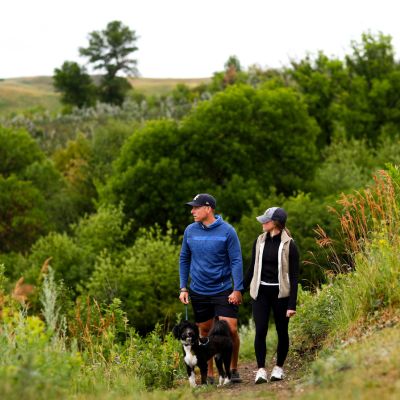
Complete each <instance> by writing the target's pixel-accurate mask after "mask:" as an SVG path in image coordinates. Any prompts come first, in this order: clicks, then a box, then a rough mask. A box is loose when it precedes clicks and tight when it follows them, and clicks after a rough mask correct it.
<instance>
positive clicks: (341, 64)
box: [0, 22, 400, 399]
mask: <svg viewBox="0 0 400 400" xmlns="http://www.w3.org/2000/svg"><path fill="white" fill-rule="evenodd" d="M135 41H136V37H135V34H134V32H133V31H130V30H129V29H128V28H127V27H124V26H122V25H121V24H120V23H117V22H114V23H111V24H109V26H108V27H107V29H106V30H105V31H102V32H93V33H92V34H91V36H90V43H89V47H88V48H87V49H83V51H82V54H84V55H86V56H87V57H89V59H90V61H91V62H94V63H96V65H97V66H98V67H99V68H102V69H104V70H105V71H106V75H105V78H104V80H103V83H102V84H101V87H100V89H101V91H102V92H101V93H102V96H103V100H106V101H110V102H111V103H114V104H118V105H107V104H97V105H96V106H94V107H87V106H88V105H89V104H91V101H92V100H91V98H90V97H85V96H86V95H88V90H87V88H88V87H91V82H90V80H88V79H87V77H86V76H85V71H84V70H83V69H80V67H79V66H77V65H74V63H69V64H68V63H66V64H64V66H63V67H62V68H61V69H60V70H59V71H58V78H60V81H59V84H60V85H64V84H65V82H69V83H71V84H73V85H75V86H74V90H76V91H78V92H79V96H80V95H83V97H79V96H78V95H77V92H74V93H72V92H71V93H70V95H71V96H78V97H79V99H80V100H79V101H80V104H78V105H79V106H81V108H80V109H73V110H72V109H71V110H68V109H66V110H65V112H64V114H63V115H56V116H55V115H50V114H49V113H47V112H44V111H43V110H42V111H35V110H31V111H27V112H25V113H23V114H20V115H13V116H11V117H10V118H4V119H2V120H1V124H0V325H1V326H0V350H1V353H2V358H1V360H0V396H3V397H7V398H14V397H15V398H21V397H24V398H27V399H29V398H37V397H35V395H37V393H40V394H43V398H62V397H63V396H75V397H77V398H78V397H79V396H83V397H84V396H85V394H87V393H92V395H96V396H106V397H107V396H114V395H115V394H116V395H117V396H118V395H120V396H135V395H137V394H138V393H139V391H140V390H144V389H145V388H147V389H153V388H157V387H158V388H170V387H171V386H172V385H173V382H174V378H176V377H177V376H179V373H180V371H179V369H178V364H179V355H178V352H177V351H178V349H179V344H178V343H177V342H176V341H175V340H173V339H172V337H171V335H170V334H168V333H167V332H168V331H169V330H170V328H171V325H172V324H173V323H174V322H175V321H176V319H177V318H179V314H182V312H183V311H184V308H183V306H182V305H181V303H180V302H179V301H178V298H177V297H178V294H177V288H178V284H179V280H178V259H179V250H180V241H181V236H182V233H183V229H184V227H185V226H186V225H187V224H188V223H189V222H190V214H189V209H188V208H186V207H185V206H184V204H185V203H186V202H187V201H188V200H189V199H191V198H192V197H193V195H194V194H196V193H199V192H206V191H207V192H211V193H212V194H214V195H215V197H216V198H217V200H218V202H217V206H218V207H217V209H218V210H217V211H218V212H221V213H222V215H223V217H224V219H226V220H228V221H229V222H230V223H232V224H233V225H234V227H235V228H236V229H237V231H238V234H239V237H240V240H241V245H242V252H243V259H244V264H245V268H247V266H248V264H249V262H250V256H251V248H252V245H253V242H254V240H255V239H256V237H257V236H258V234H259V233H260V224H259V223H258V222H257V221H256V219H255V217H256V216H257V215H259V214H261V213H262V212H263V211H264V210H265V209H266V208H268V207H271V206H275V205H276V206H282V207H284V208H285V209H286V210H287V211H288V214H289V218H288V228H289V230H290V231H291V233H292V234H293V237H294V238H295V240H296V243H297V245H298V247H299V249H300V252H301V259H302V261H303V263H302V265H301V276H300V278H301V286H302V288H301V289H300V291H299V303H300V306H299V309H298V310H299V311H298V315H297V316H296V319H295V320H294V321H293V323H291V329H292V336H293V342H294V343H295V345H294V349H295V350H296V351H297V352H300V353H301V354H303V353H304V352H309V351H310V349H315V348H318V347H319V346H321V344H322V343H324V342H331V343H336V342H335V341H336V340H340V338H341V337H342V336H343V335H345V334H346V332H348V330H349V329H352V327H353V326H355V325H356V324H357V323H359V322H360V321H361V320H363V319H368V318H370V317H371V316H373V315H376V313H379V312H380V311H381V310H383V309H385V308H387V307H392V308H393V307H394V308H398V307H399V304H400V298H399V291H398V287H399V284H400V282H399V269H398V266H399V260H398V254H399V241H398V237H399V225H398V220H399V187H400V186H399V185H400V177H399V176H400V174H399V169H398V167H396V165H398V164H399V163H400V136H399V133H400V118H399V117H400V114H399V105H400V90H399V89H400V66H399V63H398V61H396V60H395V57H394V51H393V47H392V45H391V39H390V37H387V36H385V35H383V34H378V35H372V34H370V33H368V34H364V35H362V38H361V42H360V43H356V42H354V43H353V44H352V48H351V49H352V52H351V54H348V55H347V56H346V57H345V59H344V60H339V59H336V58H329V57H327V56H326V55H324V54H323V53H319V54H318V55H317V56H316V58H315V59H314V58H313V57H311V56H309V57H306V58H305V59H303V60H300V61H299V62H296V63H295V62H293V63H292V65H291V66H290V67H288V68H284V69H282V70H262V69H261V68H258V67H251V68H249V69H248V70H247V71H246V70H244V69H243V68H242V67H241V65H240V62H239V60H238V59H237V58H236V57H234V56H232V57H230V59H229V60H228V61H227V63H226V65H225V70H223V71H221V72H217V73H216V74H215V75H214V77H213V78H212V81H211V83H210V84H207V85H202V86H199V87H197V88H194V89H189V88H188V87H186V86H184V85H180V86H177V87H176V88H175V90H173V91H172V92H171V93H169V94H163V95H160V96H144V95H143V94H140V93H136V92H131V93H130V95H129V96H128V99H127V100H126V101H123V100H124V98H125V95H126V89H127V86H126V81H125V80H123V79H122V78H119V77H118V76H117V75H116V74H117V72H118V71H123V70H124V71H125V72H126V71H128V70H129V69H130V68H131V67H133V66H134V65H135V63H134V62H133V60H129V58H126V59H125V60H126V61H127V63H126V64H116V63H115V62H114V61H115V58H113V55H115V54H114V53H115V52H113V51H114V50H115V48H121V49H123V54H124V56H126V57H127V56H128V55H129V54H130V53H131V52H132V51H135V50H136V47H135V45H134V42H135ZM125 45H126V46H125ZM114 47H115V48H114ZM112 49H114V50H112ZM108 50H110V53H107V51H108ZM101 54H103V55H104V54H107V57H106V58H102V56H101ZM109 60H111V61H110V62H109V63H108V61H109ZM113 60H114V61H113ZM121 79H122V80H121ZM82 85H83V86H84V87H86V89H85V88H82ZM85 85H86V86H85ZM60 87H61V86H60ZM90 90H92V89H90ZM118 96H119V97H118ZM78 97H76V98H75V99H74V100H73V101H78V100H77V99H78ZM111 98H113V99H114V100H111ZM116 99H117V100H116ZM65 102H66V104H72V100H71V101H69V100H68V101H67V100H66V98H65ZM76 104H77V103H76ZM388 163H392V164H393V165H389V164H388ZM382 168H386V171H383V172H382V171H381V172H380V173H378V174H376V171H377V170H380V169H382ZM338 217H339V218H338ZM49 266H51V267H49ZM22 277H23V278H24V279H25V281H24V279H22ZM15 282H16V283H15ZM10 293H12V294H11V295H10ZM17 302H19V303H21V304H22V306H20V305H19V304H18V303H17ZM240 317H241V321H242V322H243V321H244V322H245V321H247V320H248V318H249V308H248V304H247V305H245V306H243V307H241V311H240ZM160 324H162V325H160ZM243 332H245V335H246V332H247V336H250V335H249V332H250V328H248V329H247V330H246V329H245V330H244V331H243ZM146 334H147V336H145V335H146ZM246 349H247V350H246V352H247V353H248V351H249V346H248V345H247V347H246ZM316 368H317V367H316ZM128 382H129V384H128ZM28 383H29V384H28ZM104 393H105V394H104ZM45 395H46V397H44V396H45ZM13 396H14V397H13Z"/></svg>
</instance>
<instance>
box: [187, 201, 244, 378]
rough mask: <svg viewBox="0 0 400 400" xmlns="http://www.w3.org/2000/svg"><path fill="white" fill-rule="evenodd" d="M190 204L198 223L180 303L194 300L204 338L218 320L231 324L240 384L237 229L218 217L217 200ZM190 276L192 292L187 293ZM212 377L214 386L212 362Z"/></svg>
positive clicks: (190, 237) (190, 231)
mask: <svg viewBox="0 0 400 400" xmlns="http://www.w3.org/2000/svg"><path fill="white" fill-rule="evenodd" d="M186 204H187V205H189V206H191V207H192V211H191V213H192V215H193V219H194V221H195V222H194V223H192V224H190V225H189V226H187V228H186V229H185V233H184V236H183V241H182V249H181V254H180V262H179V275H180V295H179V300H180V301H181V302H182V303H183V304H188V303H189V296H190V300H191V302H192V307H193V312H194V316H195V321H196V323H197V325H198V326H199V330H200V335H201V336H208V332H209V330H210V329H211V327H212V325H213V320H214V318H215V317H218V318H219V319H221V320H225V321H226V322H227V323H228V325H229V328H230V330H231V334H232V340H233V354H232V363H231V370H232V382H236V383H238V382H241V379H240V376H239V373H238V371H237V364H238V357H239V346H240V340H239V334H238V324H237V318H238V310H239V304H241V302H242V294H241V290H242V289H243V266H242V253H241V250H240V243H239V238H238V236H237V234H236V231H235V229H234V228H233V227H232V226H231V225H229V224H228V223H227V222H225V221H223V219H222V217H221V216H220V215H216V214H215V207H216V200H215V198H214V197H213V196H211V195H209V194H207V193H202V194H198V195H197V196H195V197H194V199H193V200H192V201H191V202H189V203H186ZM189 275H190V279H191V281H190V289H187V283H188V280H189ZM232 281H233V290H232ZM208 376H209V378H208V381H209V382H210V383H212V382H213V381H214V379H213V363H212V360H211V361H210V362H209V368H208Z"/></svg>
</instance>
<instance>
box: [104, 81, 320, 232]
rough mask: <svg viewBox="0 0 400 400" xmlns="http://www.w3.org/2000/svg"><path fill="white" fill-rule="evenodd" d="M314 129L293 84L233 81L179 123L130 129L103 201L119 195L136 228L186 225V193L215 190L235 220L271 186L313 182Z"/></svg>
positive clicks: (288, 188)
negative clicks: (271, 85) (253, 84)
mask: <svg viewBox="0 0 400 400" xmlns="http://www.w3.org/2000/svg"><path fill="white" fill-rule="evenodd" d="M317 134H318V127H317V124H316V123H315V120H314V119H313V118H310V116H309V115H308V113H307V107H306V105H305V103H304V101H303V99H302V97H301V95H300V94H299V93H297V92H296V91H295V90H293V89H290V88H282V87H278V88H269V87H266V88H263V89H259V90H256V89H254V88H252V87H250V86H244V85H243V86H237V85H232V86H230V87H229V88H228V89H226V90H225V91H224V92H220V93H218V94H216V95H215V96H214V97H213V98H212V99H211V100H210V101H203V102H200V103H199V104H198V105H197V107H196V108H194V109H192V111H191V112H190V113H189V115H188V116H187V117H186V118H184V119H183V120H182V122H181V123H180V124H177V123H176V122H173V121H153V122H151V123H148V124H147V125H146V127H145V128H144V129H142V130H139V131H137V132H135V133H134V134H133V135H132V136H130V137H129V138H128V139H127V141H126V143H125V144H124V146H123V148H122V150H121V153H120V156H119V157H118V158H117V159H116V161H115V163H114V164H113V167H114V170H113V173H112V174H111V175H110V177H109V179H108V180H107V185H106V190H104V191H102V193H101V200H102V201H105V202H110V203H112V204H116V205H117V204H119V203H120V202H122V203H123V204H124V213H125V214H126V216H127V217H128V218H131V219H133V221H134V222H133V227H134V229H136V230H137V228H138V227H144V226H150V225H152V224H153V223H154V221H157V222H158V223H159V224H160V225H161V226H162V227H165V226H166V223H167V221H168V220H170V221H171V222H172V224H173V225H174V226H175V227H179V229H180V228H182V229H183V226H184V225H186V224H187V222H189V217H188V213H187V210H185V208H184V207H183V205H184V204H185V202H187V201H188V200H187V199H190V198H191V197H192V196H193V195H194V194H195V193H200V192H203V191H204V192H208V191H210V192H212V193H215V194H218V203H219V204H221V205H223V210H224V212H225V213H226V214H225V213H224V215H227V216H229V217H230V220H231V222H234V221H237V220H239V218H240V216H241V215H242V213H244V212H246V211H247V210H248V208H249V203H250V202H254V201H256V200H257V199H258V197H259V195H260V196H265V194H266V193H267V192H268V191H269V190H270V188H271V187H273V186H275V187H276V188H277V190H278V191H279V192H282V193H285V194H288V193H289V194H291V193H292V192H293V191H296V190H299V189H302V188H303V187H304V184H306V183H307V182H309V181H310V178H312V176H313V172H314V168H315V166H316V155H317V150H316V146H315V141H316V137H317ZM180 205H182V206H180Z"/></svg>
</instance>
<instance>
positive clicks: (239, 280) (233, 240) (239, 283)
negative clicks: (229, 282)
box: [227, 228, 243, 291]
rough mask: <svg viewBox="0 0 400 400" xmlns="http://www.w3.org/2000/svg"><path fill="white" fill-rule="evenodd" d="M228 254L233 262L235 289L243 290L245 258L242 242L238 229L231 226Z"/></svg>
mask: <svg viewBox="0 0 400 400" xmlns="http://www.w3.org/2000/svg"><path fill="white" fill-rule="evenodd" d="M227 245H228V255H229V260H230V263H231V271H232V279H233V290H234V291H241V290H243V260H242V251H241V249H240V242H239V238H238V236H237V233H236V231H235V230H234V229H233V228H231V229H230V231H229V234H228V239H227Z"/></svg>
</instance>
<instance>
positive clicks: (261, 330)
mask: <svg viewBox="0 0 400 400" xmlns="http://www.w3.org/2000/svg"><path fill="white" fill-rule="evenodd" d="M278 293H279V287H278V286H265V285H260V289H259V291H258V296H257V300H253V318H254V323H255V326H256V336H255V339H254V350H255V352H256V359H257V365H258V368H265V357H266V354H267V343H266V340H267V333H268V322H269V315H270V312H271V308H272V312H273V314H274V319H275V327H276V332H277V334H278V349H277V362H276V365H278V367H283V364H284V362H285V360H286V356H287V353H288V351H289V333H288V328H289V318H288V317H286V311H287V306H288V300H289V298H288V297H285V298H283V299H278Z"/></svg>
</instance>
